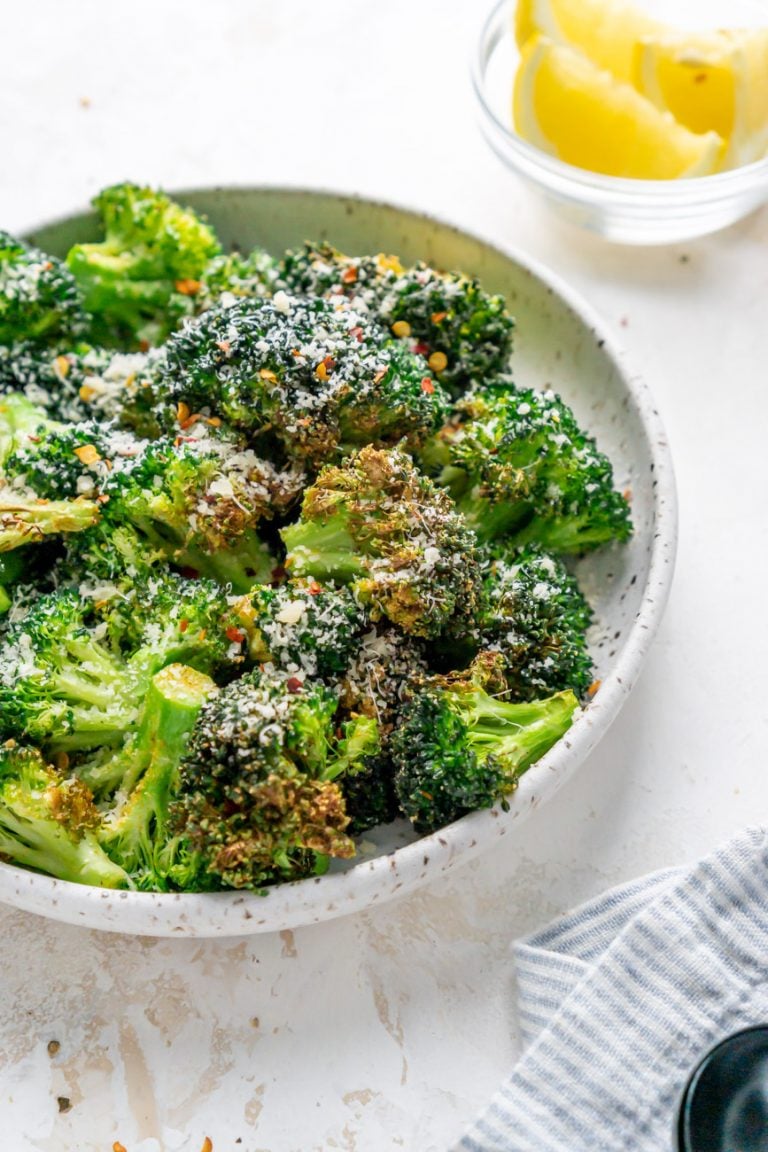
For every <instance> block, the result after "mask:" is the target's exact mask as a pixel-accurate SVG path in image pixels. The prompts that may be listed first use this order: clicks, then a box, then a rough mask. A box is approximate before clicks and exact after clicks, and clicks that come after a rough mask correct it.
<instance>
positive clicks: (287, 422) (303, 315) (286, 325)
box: [166, 292, 447, 467]
mask: <svg viewBox="0 0 768 1152" xmlns="http://www.w3.org/2000/svg"><path fill="white" fill-rule="evenodd" d="M363 324H364V321H363V319H362V318H361V317H360V316H358V315H357V313H355V312H352V311H350V310H348V309H336V308H334V307H332V306H331V305H330V304H329V303H327V302H325V301H323V300H321V299H313V300H308V299H299V298H298V297H290V296H288V295H286V293H285V292H278V293H277V294H276V295H275V296H274V297H273V298H272V299H269V300H241V301H238V302H237V303H235V304H233V305H232V306H231V307H228V308H214V309H211V310H210V311H209V312H207V313H205V314H204V315H203V316H201V317H200V318H199V320H197V321H196V322H194V323H191V324H188V325H186V326H185V328H184V329H183V330H182V331H181V332H179V333H177V334H176V335H175V336H173V337H172V339H171V340H170V341H169V343H168V347H167V368H166V382H167V388H168V391H169V393H170V394H171V395H172V396H174V397H175V398H176V399H177V400H178V401H179V402H180V403H183V404H185V405H186V406H187V407H188V408H189V409H190V410H191V411H199V410H201V409H205V408H206V406H208V407H209V408H210V410H212V411H213V412H215V413H217V414H218V415H219V416H221V417H223V418H224V419H225V420H226V421H227V422H228V423H229V424H231V425H232V426H234V427H236V428H242V429H245V430H246V431H248V432H249V433H251V435H262V436H264V435H267V434H268V436H269V437H270V438H271V439H272V440H276V442H277V444H278V446H279V447H280V448H281V449H282V450H283V451H284V452H285V453H286V454H287V455H288V456H289V457H291V458H297V459H299V460H301V461H302V462H306V463H308V464H309V465H312V466H315V467H317V466H319V465H320V464H322V463H323V462H325V461H327V460H332V459H335V458H337V457H338V456H339V455H343V453H344V452H345V451H346V450H348V449H349V447H350V446H355V445H358V444H360V443H367V442H370V443H377V444H378V443H382V444H393V443H397V442H399V441H400V440H401V439H403V438H405V439H406V440H407V442H408V444H409V445H412V446H417V445H418V444H420V443H421V442H422V441H423V440H425V439H426V437H427V436H429V435H430V434H431V433H432V432H433V431H435V430H436V429H437V428H438V427H439V426H440V424H441V423H442V422H443V420H444V418H445V413H446V411H447V407H446V405H447V397H446V396H445V394H444V392H443V390H442V389H441V388H440V386H439V385H438V384H436V383H435V382H434V381H433V380H432V378H431V376H429V374H428V373H427V371H426V368H425V366H424V364H423V362H422V361H421V360H420V359H419V357H417V356H414V355H412V354H411V353H410V352H408V350H407V349H404V348H402V347H400V346H399V344H398V342H397V341H393V340H390V339H388V338H387V336H386V333H384V332H383V330H381V329H380V328H378V326H377V325H371V324H370V323H366V324H365V327H364V326H363Z"/></svg>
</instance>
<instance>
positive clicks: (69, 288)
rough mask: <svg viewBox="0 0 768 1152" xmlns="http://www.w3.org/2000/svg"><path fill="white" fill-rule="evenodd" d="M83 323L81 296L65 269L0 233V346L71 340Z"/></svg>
mask: <svg viewBox="0 0 768 1152" xmlns="http://www.w3.org/2000/svg"><path fill="white" fill-rule="evenodd" d="M86 324H87V319H86V316H85V313H84V311H83V300H82V295H81V292H80V290H79V288H78V286H77V284H76V282H75V279H74V277H73V276H72V273H71V272H70V271H69V269H68V268H67V267H66V266H65V265H64V264H62V263H61V261H60V260H56V259H55V258H54V257H53V256H47V255H46V254H45V253H44V252H40V251H38V249H37V248H30V247H28V246H27V245H26V244H23V243H21V241H19V240H14V239H13V237H12V236H9V235H8V233H7V232H0V344H4V345H10V346H13V345H17V344H22V343H25V344H26V343H28V344H31V345H33V346H36V345H41V344H51V343H52V342H54V341H56V340H60V339H65V340H71V339H74V338H76V337H77V336H78V335H81V334H82V333H83V332H84V331H85V327H86Z"/></svg>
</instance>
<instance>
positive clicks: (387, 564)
mask: <svg viewBox="0 0 768 1152" xmlns="http://www.w3.org/2000/svg"><path fill="white" fill-rule="evenodd" d="M281 536H282V538H283V542H284V544H285V546H286V550H287V557H286V567H287V568H288V570H289V571H290V572H291V573H292V574H294V575H297V576H311V577H314V578H315V579H317V580H323V579H330V580H335V581H336V582H338V583H340V584H349V585H350V587H351V588H352V591H353V592H354V594H355V597H356V598H357V600H358V601H359V602H360V603H362V604H364V605H366V606H367V607H368V608H369V610H370V612H371V616H372V618H373V619H374V621H375V620H377V619H381V618H383V617H386V618H387V619H388V620H390V621H391V622H392V623H393V624H396V625H397V626H398V627H400V628H401V629H402V630H403V631H404V632H408V633H410V634H412V635H414V636H426V637H429V636H434V635H437V634H438V633H439V632H440V631H441V630H442V629H443V628H444V627H445V626H446V624H447V622H448V621H449V620H450V618H451V616H452V615H453V614H454V613H455V612H456V611H457V610H458V608H459V606H460V605H463V604H464V603H465V602H466V601H468V600H472V599H473V598H474V597H475V595H476V586H477V577H478V569H477V563H476V559H475V548H474V545H475V537H474V534H473V533H472V532H471V531H470V530H468V529H467V528H466V526H465V524H464V521H463V519H462V517H461V516H460V515H459V514H458V513H457V512H456V510H455V508H454V506H453V503H452V501H451V500H450V498H449V497H448V496H447V495H446V494H445V493H444V492H442V491H440V489H438V488H436V487H435V486H434V484H432V482H431V481H430V480H428V479H427V478H426V477H424V476H422V475H421V474H420V473H419V472H418V471H417V470H416V468H415V466H414V464H413V462H412V461H411V459H410V457H408V456H407V455H406V454H405V453H404V452H401V451H399V450H391V451H384V450H381V449H377V448H372V447H366V448H363V449H361V451H360V452H358V453H357V455H356V456H354V457H351V458H350V459H348V460H346V461H345V462H344V464H343V465H341V466H339V467H336V466H328V467H326V468H324V469H323V471H322V472H321V473H320V475H319V476H318V478H317V480H316V481H315V483H314V484H313V485H312V486H311V487H310V488H308V489H307V490H306V491H305V493H304V502H303V505H302V513H301V519H300V520H299V521H298V522H297V523H296V524H291V525H289V526H288V527H287V528H284V529H282V532H281Z"/></svg>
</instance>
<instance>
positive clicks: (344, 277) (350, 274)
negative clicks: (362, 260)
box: [341, 267, 357, 284]
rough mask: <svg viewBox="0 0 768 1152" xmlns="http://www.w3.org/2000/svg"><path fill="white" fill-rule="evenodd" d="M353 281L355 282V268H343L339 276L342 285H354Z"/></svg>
mask: <svg viewBox="0 0 768 1152" xmlns="http://www.w3.org/2000/svg"><path fill="white" fill-rule="evenodd" d="M355 280H357V268H354V267H350V268H345V269H344V271H343V272H342V274H341V282H342V284H354V282H355Z"/></svg>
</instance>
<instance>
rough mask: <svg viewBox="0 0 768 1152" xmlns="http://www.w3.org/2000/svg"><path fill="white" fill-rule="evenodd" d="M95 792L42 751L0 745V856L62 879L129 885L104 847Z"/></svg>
mask: <svg viewBox="0 0 768 1152" xmlns="http://www.w3.org/2000/svg"><path fill="white" fill-rule="evenodd" d="M99 822H100V815H99V812H98V811H97V809H96V807H95V805H94V802H93V795H92V793H91V791H90V789H89V788H88V787H87V785H85V784H84V783H83V782H82V781H81V780H78V779H77V778H76V777H74V776H67V775H66V774H65V772H64V771H59V770H57V769H56V768H54V767H52V766H51V765H49V764H47V763H46V762H45V760H44V759H43V756H42V754H41V752H40V751H39V749H37V748H32V747H27V746H24V745H19V744H17V743H16V742H15V741H14V740H10V741H8V742H7V743H5V744H4V745H2V746H0V856H2V857H3V858H4V859H6V860H10V861H11V862H13V863H14V864H20V865H21V866H22V867H24V868H33V869H35V870H36V871H38V872H46V873H47V874H48V875H49V876H55V877H56V878H57V879H59V880H68V881H71V882H73V883H77V884H93V885H95V886H97V887H101V888H125V887H128V886H129V884H130V881H129V879H128V876H127V875H126V873H125V871H124V870H123V868H121V867H120V865H119V864H115V863H113V861H112V860H110V858H109V857H108V856H107V855H106V853H105V852H104V850H103V849H102V848H101V846H100V845H99V842H98V839H97V835H96V829H97V828H98V825H99Z"/></svg>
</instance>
